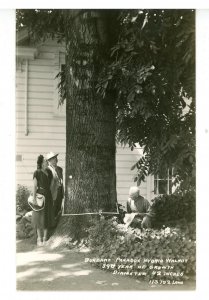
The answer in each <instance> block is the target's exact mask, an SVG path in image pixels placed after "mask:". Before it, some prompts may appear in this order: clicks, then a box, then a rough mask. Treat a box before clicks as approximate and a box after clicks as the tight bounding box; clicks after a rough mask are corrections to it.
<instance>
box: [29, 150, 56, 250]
mask: <svg viewBox="0 0 209 300" xmlns="http://www.w3.org/2000/svg"><path fill="white" fill-rule="evenodd" d="M47 166H48V163H47V161H46V160H45V159H44V157H43V155H39V156H38V159H37V170H36V171H35V172H34V174H33V197H34V202H35V198H36V193H39V194H41V195H43V196H44V197H45V206H44V209H42V210H40V211H33V214H32V224H33V226H34V228H35V229H36V232H37V245H38V246H42V245H43V244H44V243H45V241H46V240H47V235H48V229H50V228H52V227H53V226H54V223H55V221H54V214H53V201H52V195H51V192H50V183H51V180H52V173H51V171H50V170H49V169H46V168H47Z"/></svg>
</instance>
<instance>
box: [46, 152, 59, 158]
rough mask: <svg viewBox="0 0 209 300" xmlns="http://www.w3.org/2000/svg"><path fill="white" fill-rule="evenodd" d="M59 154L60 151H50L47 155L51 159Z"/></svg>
mask: <svg viewBox="0 0 209 300" xmlns="http://www.w3.org/2000/svg"><path fill="white" fill-rule="evenodd" d="M57 155H59V153H54V152H49V153H47V155H46V159H47V160H49V159H51V158H53V157H56V156H57Z"/></svg>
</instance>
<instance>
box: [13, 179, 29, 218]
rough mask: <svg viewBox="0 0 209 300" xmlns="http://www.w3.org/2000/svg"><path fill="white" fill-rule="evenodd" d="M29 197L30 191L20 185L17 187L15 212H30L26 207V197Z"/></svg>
mask: <svg viewBox="0 0 209 300" xmlns="http://www.w3.org/2000/svg"><path fill="white" fill-rule="evenodd" d="M29 195H30V191H29V189H28V188H27V187H26V186H23V185H21V184H18V185H17V191H16V212H17V214H18V213H21V212H24V211H30V210H31V208H30V206H29V205H28V197H29Z"/></svg>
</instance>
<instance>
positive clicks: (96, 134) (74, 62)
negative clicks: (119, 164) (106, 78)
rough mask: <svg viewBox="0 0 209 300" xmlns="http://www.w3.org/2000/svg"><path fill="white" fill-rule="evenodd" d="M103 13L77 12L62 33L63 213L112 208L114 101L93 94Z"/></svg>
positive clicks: (104, 40) (102, 52)
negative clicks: (64, 94)
mask: <svg viewBox="0 0 209 300" xmlns="http://www.w3.org/2000/svg"><path fill="white" fill-rule="evenodd" d="M106 15H108V14H107V13H106ZM106 15H105V13H103V14H102V13H100V12H98V11H96V12H95V11H93V12H92V11H89V12H85V13H83V14H78V16H77V17H76V18H75V19H74V21H73V22H71V23H70V25H69V30H68V31H67V36H66V48H67V57H66V80H67V82H66V84H67V99H68V101H67V104H66V115H67V117H66V126H67V128H66V194H65V213H83V212H98V211H99V210H103V211H116V175H115V151H116V150H115V108H114V99H113V95H112V94H111V92H110V93H109V94H108V95H107V96H106V97H105V98H104V99H103V98H102V96H100V95H99V94H98V93H96V84H97V79H98V75H99V72H100V71H101V69H102V68H103V67H104V66H105V63H107V62H106V54H107V53H106V51H108V47H107V45H108V36H107V34H106V29H105V26H106V24H107V23H106V18H105V17H106Z"/></svg>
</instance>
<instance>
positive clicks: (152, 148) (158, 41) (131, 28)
mask: <svg viewBox="0 0 209 300" xmlns="http://www.w3.org/2000/svg"><path fill="white" fill-rule="evenodd" d="M94 11H95V10H91V11H89V10H88V13H89V12H90V13H92V14H94ZM79 14H82V15H83V17H85V14H86V11H85V10H37V9H36V10H18V11H17V27H18V28H22V27H23V26H27V28H28V29H29V32H30V35H31V37H33V38H35V39H36V40H37V39H40V38H43V39H46V38H48V37H51V38H55V37H56V38H57V40H58V42H61V41H64V42H66V45H68V44H69V41H70V35H69V30H68V28H70V26H71V24H72V22H74V21H75V19H76V17H77V16H78V15H79ZM104 14H106V15H108V14H110V11H109V10H108V11H105V12H104ZM108 23H109V24H111V28H112V31H111V32H113V31H114V32H115V31H116V30H115V28H116V27H117V32H118V41H117V42H116V43H114V44H113V45H112V51H111V53H109V52H106V54H105V62H106V63H105V64H104V67H103V68H102V71H101V72H100V76H99V78H97V79H96V82H97V92H98V93H100V94H101V95H103V97H104V98H105V95H106V94H107V93H108V91H110V90H111V91H112V90H114V91H115V97H114V101H115V106H116V111H117V132H118V134H117V141H118V142H120V143H122V144H123V145H125V144H128V145H129V146H130V147H131V148H132V149H133V148H134V147H135V146H136V145H137V144H139V145H140V146H141V147H143V149H144V155H143V157H142V158H141V159H140V160H139V161H138V163H137V164H135V166H134V168H135V169H136V171H137V180H138V182H139V183H140V181H142V180H144V179H145V177H146V176H147V175H148V174H156V173H158V172H160V171H161V170H162V169H168V168H173V171H174V176H175V184H180V185H181V188H182V189H184V190H191V189H194V187H195V12H194V11H193V10H179V9H178V10H155V9H151V10H146V9H144V10H134V9H132V10H120V11H116V13H114V14H113V15H111V17H110V18H109V20H108ZM118 24H119V25H118ZM98 31H99V32H102V31H103V29H102V28H101V26H98ZM101 36H102V35H101ZM110 36H111V34H110ZM100 48H101V47H100ZM108 53H109V54H108ZM61 75H62V76H61ZM60 77H61V78H63V81H62V82H61V83H60V85H59V89H60V92H61V94H62V95H63V97H64V99H65V98H66V94H65V82H64V81H65V77H66V76H65V71H64V70H63V72H62V74H61V73H60Z"/></svg>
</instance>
